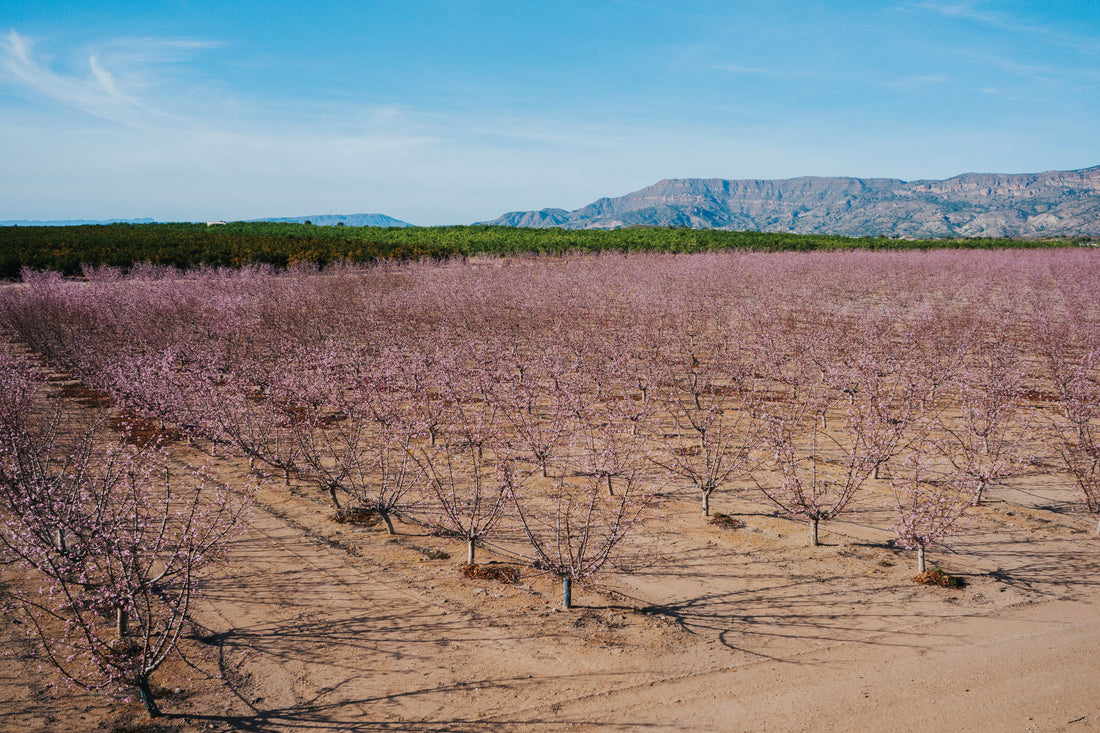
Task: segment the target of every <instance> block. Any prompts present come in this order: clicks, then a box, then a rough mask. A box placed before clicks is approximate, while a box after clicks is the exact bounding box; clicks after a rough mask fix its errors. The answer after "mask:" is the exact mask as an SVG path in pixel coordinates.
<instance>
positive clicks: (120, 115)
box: [0, 30, 218, 125]
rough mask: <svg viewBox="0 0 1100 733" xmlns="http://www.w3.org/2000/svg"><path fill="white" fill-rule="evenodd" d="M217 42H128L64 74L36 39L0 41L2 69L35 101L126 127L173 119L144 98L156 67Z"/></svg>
mask: <svg viewBox="0 0 1100 733" xmlns="http://www.w3.org/2000/svg"><path fill="white" fill-rule="evenodd" d="M216 45H218V44H217V43H215V42H207V41H190V40H177V39H148V38H143V39H123V40H118V41H113V42H111V43H109V44H105V45H104V46H103V47H102V48H99V49H96V50H94V51H88V52H87V53H86V58H85V59H84V63H85V64H86V72H84V73H80V72H79V71H74V72H71V73H62V72H59V71H56V70H54V69H53V68H51V67H50V66H49V65H48V64H47V62H46V61H45V59H44V58H43V57H42V56H41V55H40V54H37V53H36V49H35V43H34V41H33V40H31V39H30V38H27V37H26V36H24V35H22V34H20V33H19V32H18V31H14V30H13V31H11V32H9V33H8V34H7V36H5V37H4V38H2V39H0V69H3V71H4V72H5V73H6V75H7V76H8V78H9V79H10V80H12V81H14V82H16V83H17V84H18V85H19V86H20V87H22V88H23V89H24V90H25V91H26V92H29V93H30V94H31V95H32V96H35V97H38V98H42V99H49V100H51V101H53V102H56V103H59V104H61V105H64V106H66V107H70V108H73V109H77V110H80V111H82V112H85V113H87V114H90V115H93V116H95V117H99V118H102V119H105V120H110V121H112V122H117V123H120V124H124V125H138V124H140V123H141V122H142V121H143V120H148V119H150V118H156V120H157V122H158V123H163V122H164V121H166V120H168V119H171V118H173V115H171V114H169V113H168V112H166V111H164V110H163V109H160V108H158V107H157V106H155V105H153V104H150V103H149V102H148V101H147V100H145V99H144V98H142V96H140V92H142V91H145V90H146V89H148V88H149V87H151V86H154V85H155V82H154V81H153V80H152V79H151V78H150V77H149V70H150V67H151V65H154V64H156V63H161V62H171V61H175V60H178V59H180V58H182V57H183V56H184V55H185V54H187V53H191V52H194V51H195V50H198V49H203V48H210V47H213V46H216Z"/></svg>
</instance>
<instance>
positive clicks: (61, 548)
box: [54, 527, 69, 555]
mask: <svg viewBox="0 0 1100 733" xmlns="http://www.w3.org/2000/svg"><path fill="white" fill-rule="evenodd" d="M54 539H55V540H57V551H58V552H59V553H61V554H62V555H67V554H69V543H68V541H67V540H66V539H65V528H64V527H58V528H57V531H56V532H55V533H54Z"/></svg>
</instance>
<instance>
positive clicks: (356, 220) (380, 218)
mask: <svg viewBox="0 0 1100 733" xmlns="http://www.w3.org/2000/svg"><path fill="white" fill-rule="evenodd" d="M251 221H255V222H259V221H271V222H286V223H288V224H305V223H306V222H307V221H308V222H309V223H310V224H315V225H317V226H319V227H332V226H336V225H337V224H343V225H344V226H349V227H409V226H412V224H409V223H408V222H405V221H401V220H400V219H394V218H393V217H392V216H386V215H385V214H314V215H313V216H288V217H282V218H278V219H275V218H271V219H251Z"/></svg>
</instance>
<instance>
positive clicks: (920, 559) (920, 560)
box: [917, 546, 924, 573]
mask: <svg viewBox="0 0 1100 733" xmlns="http://www.w3.org/2000/svg"><path fill="white" fill-rule="evenodd" d="M917 572H918V573H923V572H924V547H923V546H921V547H918V548H917Z"/></svg>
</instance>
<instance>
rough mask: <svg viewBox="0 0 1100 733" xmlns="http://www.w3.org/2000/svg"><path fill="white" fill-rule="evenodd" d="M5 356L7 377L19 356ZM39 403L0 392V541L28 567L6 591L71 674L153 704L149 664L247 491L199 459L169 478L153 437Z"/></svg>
mask: <svg viewBox="0 0 1100 733" xmlns="http://www.w3.org/2000/svg"><path fill="white" fill-rule="evenodd" d="M0 358H2V357H0ZM3 361H4V363H2V364H0V379H2V381H4V383H6V384H7V383H10V382H11V379H10V374H11V373H12V372H13V371H19V370H21V369H23V368H25V365H24V364H13V363H12V361H11V360H10V359H3ZM11 394H15V395H16V396H15V397H14V398H12V397H10V396H9V395H11ZM35 394H36V395H41V394H42V393H41V391H40V390H39V391H37V392H35ZM36 402H37V401H36V400H26V399H21V398H20V397H19V393H0V405H2V406H0V488H2V490H0V552H2V554H3V555H4V556H5V557H6V558H7V559H9V560H12V561H15V562H17V563H18V564H19V565H20V566H21V567H22V569H23V570H24V571H25V574H26V578H25V582H24V583H20V584H13V585H11V586H9V588H8V589H7V590H8V593H7V598H6V599H5V602H6V604H7V605H8V607H9V609H10V610H11V611H12V612H14V613H18V614H20V615H21V616H22V618H23V619H24V620H25V622H26V624H25V628H27V629H28V630H29V632H30V633H31V634H32V635H34V636H35V637H36V638H37V640H38V641H39V642H40V645H41V648H42V651H43V653H44V656H45V658H46V659H47V660H48V661H49V662H50V663H52V664H53V665H54V666H55V667H56V668H57V669H58V670H59V671H60V672H61V673H62V674H63V675H64V677H65V678H66V679H67V680H68V681H70V682H71V683H73V684H76V685H80V686H83V687H87V688H90V689H97V690H104V691H106V692H108V693H111V694H115V695H124V694H125V692H124V690H125V689H126V688H130V689H136V690H137V692H138V694H139V696H140V698H141V700H142V702H143V703H144V705H145V707H146V710H147V711H148V713H149V715H150V716H153V717H155V716H157V715H159V714H160V711H159V708H158V706H157V703H156V701H155V699H154V698H153V695H152V691H151V688H150V686H149V677H150V675H152V674H153V673H154V672H155V671H156V670H157V669H158V668H159V667H160V666H161V664H163V662H164V661H165V660H166V659H167V657H168V656H169V655H170V654H171V653H172V652H173V651H174V650H175V648H176V645H177V643H178V641H179V638H180V634H181V633H182V630H183V628H184V624H185V622H186V620H187V614H188V610H189V608H190V604H191V601H192V599H193V598H194V596H195V594H196V592H197V590H198V586H199V582H200V579H201V577H202V575H203V573H204V572H205V571H206V570H207V569H209V568H210V567H211V566H212V565H213V564H216V563H217V562H219V561H220V560H221V559H222V558H223V557H224V551H225V547H226V543H227V540H228V539H229V538H230V537H231V536H232V535H233V534H234V533H235V532H237V531H238V530H239V529H241V528H242V526H243V523H244V520H245V514H246V511H247V506H248V502H247V499H246V494H247V491H246V490H244V489H241V490H239V491H237V492H233V493H231V492H230V491H229V490H228V489H227V488H226V487H224V486H221V485H218V484H217V483H215V482H211V481H209V480H208V479H207V478H206V477H205V476H204V475H203V474H202V472H201V471H200V472H197V473H196V472H192V471H187V472H185V475H186V476H187V477H186V479H185V480H183V481H182V482H179V481H177V480H178V476H177V478H176V479H173V477H172V473H171V471H172V469H171V468H170V464H169V462H168V460H167V457H166V456H164V455H163V454H161V453H159V452H157V451H156V450H154V449H151V448H149V449H139V448H136V447H134V446H133V445H131V444H130V443H128V442H127V441H126V440H125V436H123V437H122V438H121V439H116V440H114V441H112V440H111V438H110V436H109V435H107V434H106V433H105V431H103V429H102V428H103V421H102V420H92V421H91V422H90V423H81V422H80V421H78V420H73V419H65V420H62V419H58V415H59V413H58V412H51V411H48V410H45V411H44V410H42V409H40V408H39V406H38V405H37V404H36ZM41 415H45V419H46V422H45V423H44V424H41V425H39V424H36V422H37V420H38V417H39V416H41ZM18 426H23V428H24V429H19V427H18ZM63 431H64V432H67V433H72V434H73V435H72V437H71V438H70V437H68V436H67V435H65V436H63V435H62V433H63ZM161 477H163V481H161V480H160V479H161ZM178 483H182V485H177V484H178Z"/></svg>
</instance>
